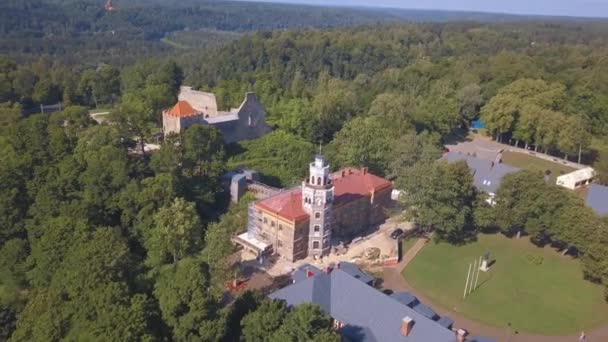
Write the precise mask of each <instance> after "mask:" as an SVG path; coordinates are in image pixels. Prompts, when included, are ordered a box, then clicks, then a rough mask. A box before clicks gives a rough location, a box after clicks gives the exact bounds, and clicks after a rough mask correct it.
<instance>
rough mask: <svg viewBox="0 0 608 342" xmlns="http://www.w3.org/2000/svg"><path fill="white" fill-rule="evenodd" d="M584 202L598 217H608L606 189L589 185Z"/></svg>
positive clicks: (601, 186) (607, 192)
mask: <svg viewBox="0 0 608 342" xmlns="http://www.w3.org/2000/svg"><path fill="white" fill-rule="evenodd" d="M585 202H586V203H587V206H588V207H589V208H591V209H593V211H595V213H596V214H598V215H600V216H606V215H608V187H606V186H603V185H599V184H591V186H590V187H589V190H588V191H587V198H586V199H585Z"/></svg>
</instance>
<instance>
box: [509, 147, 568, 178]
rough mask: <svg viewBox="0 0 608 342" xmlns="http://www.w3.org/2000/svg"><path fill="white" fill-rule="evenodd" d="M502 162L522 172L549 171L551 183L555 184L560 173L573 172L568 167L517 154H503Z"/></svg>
mask: <svg viewBox="0 0 608 342" xmlns="http://www.w3.org/2000/svg"><path fill="white" fill-rule="evenodd" d="M502 162H503V163H505V164H507V165H511V166H515V167H518V168H520V169H523V170H531V171H540V172H543V173H544V172H545V171H547V170H549V171H551V177H550V178H551V181H552V182H555V180H556V178H557V177H558V176H560V175H561V174H562V173H569V172H572V171H574V169H573V168H571V167H569V166H566V165H562V164H559V163H554V162H551V161H549V160H545V159H541V158H537V157H534V156H531V155H527V154H524V153H519V152H509V151H506V152H504V153H503V155H502Z"/></svg>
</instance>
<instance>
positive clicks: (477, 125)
mask: <svg viewBox="0 0 608 342" xmlns="http://www.w3.org/2000/svg"><path fill="white" fill-rule="evenodd" d="M471 127H473V128H476V129H481V128H486V125H484V123H483V122H482V121H481V120H475V121H472V122H471Z"/></svg>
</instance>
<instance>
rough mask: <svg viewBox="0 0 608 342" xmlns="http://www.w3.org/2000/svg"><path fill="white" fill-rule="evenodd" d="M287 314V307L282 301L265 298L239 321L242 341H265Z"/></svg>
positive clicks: (277, 328)
mask: <svg viewBox="0 0 608 342" xmlns="http://www.w3.org/2000/svg"><path fill="white" fill-rule="evenodd" d="M286 315H287V307H286V306H285V303H284V302H282V301H275V300H271V299H266V300H264V301H262V303H261V304H260V306H259V307H258V308H257V309H255V310H254V311H252V312H250V313H249V314H247V315H246V316H245V317H244V318H243V320H242V321H241V326H242V328H243V335H242V338H243V340H244V341H265V340H267V339H268V338H269V337H270V336H271V335H272V334H273V333H274V332H276V331H277V330H279V328H280V327H281V325H282V324H283V320H284V319H285V316H286Z"/></svg>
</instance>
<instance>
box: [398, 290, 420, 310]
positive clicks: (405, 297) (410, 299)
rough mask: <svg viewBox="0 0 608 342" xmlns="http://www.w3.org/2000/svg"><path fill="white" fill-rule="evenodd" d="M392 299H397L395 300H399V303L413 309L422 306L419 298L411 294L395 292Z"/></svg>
mask: <svg viewBox="0 0 608 342" xmlns="http://www.w3.org/2000/svg"><path fill="white" fill-rule="evenodd" d="M391 297H393V298H395V300H398V301H399V302H401V303H403V304H405V305H407V306H409V307H410V308H413V307H414V306H416V305H418V304H420V301H419V300H418V298H416V296H414V295H412V294H411V293H409V292H395V293H393V294H391Z"/></svg>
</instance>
